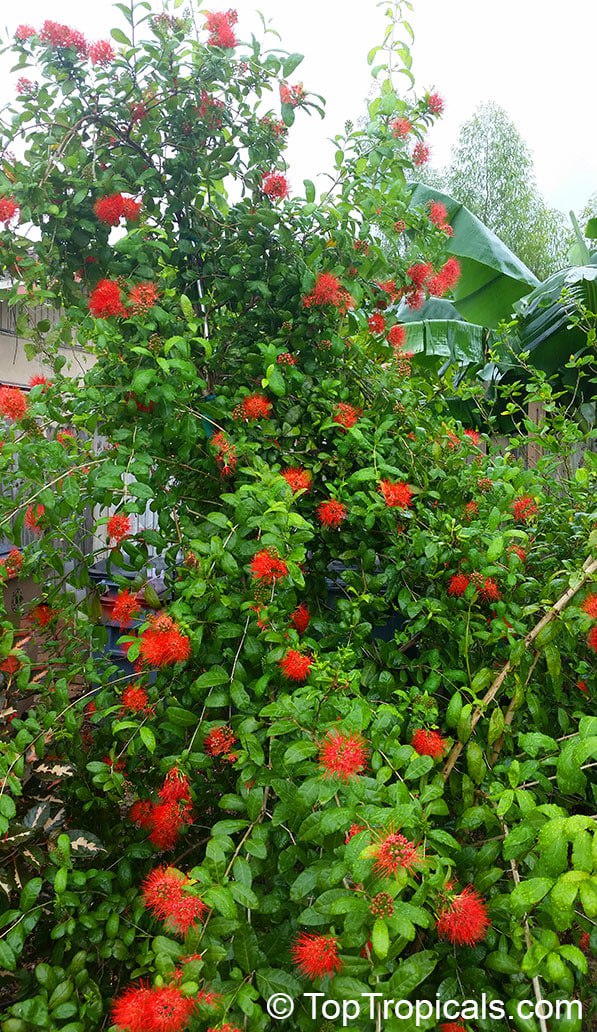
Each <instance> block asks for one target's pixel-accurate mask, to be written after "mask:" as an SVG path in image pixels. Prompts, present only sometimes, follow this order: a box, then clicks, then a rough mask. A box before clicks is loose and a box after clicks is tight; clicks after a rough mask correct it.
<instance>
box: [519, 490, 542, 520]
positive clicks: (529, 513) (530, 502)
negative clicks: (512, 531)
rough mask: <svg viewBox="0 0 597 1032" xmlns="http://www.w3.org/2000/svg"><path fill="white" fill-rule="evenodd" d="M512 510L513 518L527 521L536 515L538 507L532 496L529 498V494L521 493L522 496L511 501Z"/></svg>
mask: <svg viewBox="0 0 597 1032" xmlns="http://www.w3.org/2000/svg"><path fill="white" fill-rule="evenodd" d="M512 512H513V514H514V519H516V520H520V521H521V522H522V523H528V522H529V521H530V520H532V518H533V516H536V515H537V513H538V512H539V508H538V506H537V503H536V501H535V499H534V498H531V496H530V495H522V497H520V498H515V499H514V501H513V502H512Z"/></svg>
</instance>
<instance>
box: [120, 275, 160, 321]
mask: <svg viewBox="0 0 597 1032" xmlns="http://www.w3.org/2000/svg"><path fill="white" fill-rule="evenodd" d="M159 297H160V292H159V290H158V288H157V287H156V285H155V283H138V284H137V286H136V287H132V289H131V290H129V292H128V295H127V301H128V303H129V305H130V308H131V312H132V313H133V315H143V314H144V313H145V312H148V311H149V309H150V308H153V307H154V305H157V303H158V300H159Z"/></svg>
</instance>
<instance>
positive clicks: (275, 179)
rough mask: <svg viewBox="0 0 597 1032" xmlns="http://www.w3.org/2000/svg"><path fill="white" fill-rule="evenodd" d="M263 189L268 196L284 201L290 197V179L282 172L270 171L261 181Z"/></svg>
mask: <svg viewBox="0 0 597 1032" xmlns="http://www.w3.org/2000/svg"><path fill="white" fill-rule="evenodd" d="M261 189H262V190H263V192H264V194H265V196H266V197H270V198H271V199H272V200H276V201H283V200H284V198H285V197H288V193H289V190H288V180H287V179H286V176H283V175H282V174H281V173H280V172H268V173H267V174H266V175H264V177H263V179H262V181H261Z"/></svg>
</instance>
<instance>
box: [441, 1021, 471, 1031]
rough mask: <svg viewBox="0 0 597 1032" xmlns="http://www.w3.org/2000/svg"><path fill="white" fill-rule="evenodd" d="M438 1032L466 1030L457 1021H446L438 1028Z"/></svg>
mask: <svg viewBox="0 0 597 1032" xmlns="http://www.w3.org/2000/svg"><path fill="white" fill-rule="evenodd" d="M439 1032H466V1029H465V1027H464V1025H461V1024H460V1022H459V1021H448V1022H444V1024H443V1025H440V1026H439Z"/></svg>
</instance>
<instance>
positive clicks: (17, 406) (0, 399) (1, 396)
mask: <svg viewBox="0 0 597 1032" xmlns="http://www.w3.org/2000/svg"><path fill="white" fill-rule="evenodd" d="M26 412H27V398H26V397H25V395H24V394H23V392H22V390H20V388H19V387H0V416H4V417H5V419H11V420H12V421H13V422H17V421H18V420H19V419H22V418H23V416H24V415H25V414H26Z"/></svg>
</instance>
